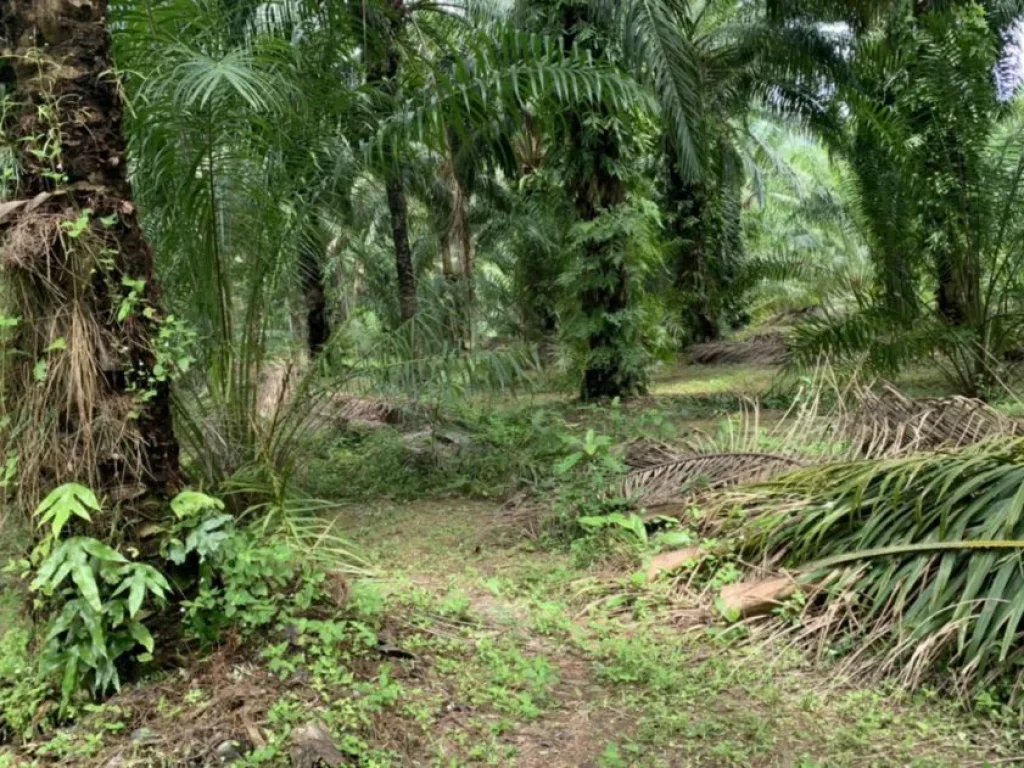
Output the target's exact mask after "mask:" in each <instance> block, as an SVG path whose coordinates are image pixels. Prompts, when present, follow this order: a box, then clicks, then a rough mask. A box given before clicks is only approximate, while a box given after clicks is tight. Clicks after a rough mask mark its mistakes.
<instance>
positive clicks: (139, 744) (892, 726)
mask: <svg viewBox="0 0 1024 768" xmlns="http://www.w3.org/2000/svg"><path fill="white" fill-rule="evenodd" d="M495 512H496V509H495V506H494V505H493V504H487V503H477V502H467V501H464V500H445V501H430V502H417V503H414V504H407V505H398V504H390V503H381V504H373V505H364V506H360V507H359V508H353V509H350V510H346V511H345V512H344V513H343V514H342V515H341V519H340V522H341V523H342V524H343V526H344V528H345V530H346V531H347V533H348V535H350V536H351V538H353V539H354V540H355V541H356V542H357V543H358V544H359V545H360V546H361V547H362V548H363V549H364V550H365V551H366V552H367V554H368V555H370V556H371V558H372V559H373V560H374V561H375V562H376V565H377V567H378V568H379V571H380V573H381V574H383V575H384V577H386V578H381V579H379V580H371V581H359V582H350V584H349V587H348V590H349V591H348V597H347V606H348V607H347V609H346V610H345V611H343V612H340V613H338V614H337V617H330V616H329V617H326V619H324V620H320V621H315V622H310V623H309V624H308V625H306V626H298V628H297V629H295V630H294V631H293V632H290V633H288V632H286V633H285V635H284V639H283V640H282V638H281V637H279V636H277V635H272V636H268V637H267V638H266V640H265V642H264V643H263V644H262V645H261V643H260V642H259V641H261V640H262V638H259V637H257V638H251V639H249V640H247V641H245V642H228V643H227V644H225V645H224V646H223V647H221V648H219V649H217V650H216V651H215V652H214V653H213V654H212V655H211V656H208V657H207V658H206V659H205V660H203V661H200V662H193V663H191V664H190V665H189V666H188V667H187V669H183V670H176V671H171V672H168V673H165V674H163V675H161V676H157V677H156V678H154V679H152V680H149V681H146V682H142V683H139V684H136V685H133V686H130V687H127V688H126V689H125V690H124V691H123V692H122V693H121V694H119V695H118V696H115V697H114V698H113V699H111V700H109V701H108V702H107V703H106V704H104V705H103V706H99V707H94V708H92V710H91V711H90V712H88V713H85V715H84V716H83V718H82V719H81V720H80V722H79V723H78V725H76V726H75V727H73V728H71V729H69V730H67V731H63V732H60V733H58V734H57V736H56V737H54V738H51V739H50V740H49V741H43V742H40V743H37V744H34V745H29V746H23V747H21V748H19V749H13V748H3V747H0V766H2V767H3V768H7V767H8V766H13V765H28V764H30V762H29V761H31V760H38V761H39V762H38V763H37V764H39V765H52V764H60V765H73V766H104V767H105V768H130V767H132V766H170V765H175V766H176V765H218V764H224V763H225V762H230V761H231V760H232V759H234V758H238V760H237V761H236V762H234V763H232V764H235V765H239V766H253V765H272V766H287V765H301V766H304V768H312V766H313V765H315V764H316V763H314V762H310V761H308V760H307V761H306V762H303V760H302V759H299V760H297V761H295V762H293V750H294V749H295V745H296V743H305V744H307V747H308V744H309V743H312V744H314V747H313V748H312V749H314V752H315V749H316V748H319V747H316V741H315V740H314V741H313V742H304V741H303V738H304V737H303V736H302V734H303V733H306V732H308V731H309V727H310V726H311V724H314V723H317V724H320V725H322V727H323V731H321V733H322V734H329V737H328V739H329V740H328V741H327V742H326V745H327V746H324V745H323V744H321V745H320V747H323V748H324V749H327V752H326V753H324V754H326V755H327V756H330V757H331V758H332V760H333V761H327V762H325V763H323V764H325V765H358V766H380V767H382V766H476V765H495V766H521V767H524V768H570V767H573V768H575V767H577V766H594V767H595V768H617V767H619V766H645V767H646V766H651V767H654V766H665V767H669V766H672V767H675V766H678V767H682V766H800V767H802V768H811V767H812V766H869V765H870V766H908V765H913V766H947V765H948V766H970V765H978V766H981V765H996V764H1003V763H1006V762H1013V761H1014V760H1015V759H1017V757H1018V756H1019V755H1021V754H1022V753H1024V743H1022V741H1021V736H1020V730H1019V728H1016V729H1015V728H1013V727H1011V725H1012V724H1010V723H1004V725H1003V727H999V726H998V725H997V724H996V723H995V721H993V720H991V719H982V718H980V717H970V716H968V715H965V714H963V713H962V712H961V711H959V710H957V709H955V708H954V707H953V705H951V704H950V703H948V702H944V701H942V700H940V699H939V697H937V696H934V695H933V696H927V695H919V696H917V697H915V698H909V697H901V696H899V695H897V694H896V693H895V692H893V691H888V690H884V689H881V688H855V687H851V686H848V685H844V684H843V683H842V681H838V680H835V679H834V678H833V677H832V676H831V675H830V674H829V673H828V672H827V671H824V670H822V669H821V668H819V667H814V666H813V665H811V664H809V663H808V662H807V661H806V659H804V658H802V657H801V656H800V655H799V654H795V653H793V652H785V651H780V650H778V649H775V650H766V649H765V648H764V647H752V646H749V645H748V646H747V647H745V648H744V647H737V646H736V645H735V644H730V643H727V642H726V640H725V638H726V636H728V635H730V634H735V632H734V630H726V629H725V628H723V627H708V626H704V625H696V626H694V624H693V622H692V621H690V622H689V630H685V629H684V628H683V625H685V624H686V623H687V622H682V623H681V622H680V621H678V620H675V621H673V616H674V615H675V616H676V618H677V619H678V613H679V611H678V606H676V607H673V606H672V605H670V604H669V602H668V601H667V600H665V599H664V595H662V596H659V594H658V590H657V588H649V587H646V586H643V585H642V584H641V583H640V582H639V581H633V582H632V583H631V586H630V583H629V582H630V579H629V576H628V575H626V576H624V575H623V573H624V571H623V569H621V568H618V569H615V570H612V569H600V568H594V567H592V568H589V569H584V568H578V567H574V566H573V564H572V558H571V557H570V556H569V555H568V554H567V553H562V552H557V551H552V550H548V549H542V548H540V547H538V546H536V545H535V544H533V543H532V542H530V541H524V540H522V539H518V540H516V539H513V538H510V537H508V535H507V533H506V534H505V535H504V540H503V535H502V534H501V533H500V532H499V530H498V529H496V527H495V525H494V522H495ZM624 582H625V583H626V584H625V586H626V587H627V588H626V589H623V588H622V586H623V584H624ZM626 594H629V595H631V596H632V598H631V600H630V601H629V602H628V604H627V603H624V602H623V599H622V596H623V595H626ZM637 595H641V596H644V597H642V598H641V599H639V600H637V599H636V597H637ZM363 626H367V627H368V626H372V627H373V628H374V632H375V634H369V635H368V639H366V638H364V639H363V641H361V642H362V645H360V641H359V640H358V637H359V636H360V634H361V632H360V630H359V628H360V627H363ZM364 634H365V633H364ZM353 638H355V640H353ZM235 742H237V746H238V747H239V751H238V753H236V752H235V751H234V746H233V743H235ZM334 745H337V747H336V748H335V746H334ZM5 749H6V750H7V751H5ZM332 750H333V751H332ZM239 753H241V755H243V756H242V757H239ZM307 757H308V754H307Z"/></svg>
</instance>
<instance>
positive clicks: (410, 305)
mask: <svg viewBox="0 0 1024 768" xmlns="http://www.w3.org/2000/svg"><path fill="white" fill-rule="evenodd" d="M386 186H387V195H388V211H389V212H390V214H391V239H392V242H393V243H394V245H395V271H396V273H397V275H398V315H399V317H400V318H401V319H402V321H403V322H405V321H407V320H411V319H412V318H413V317H415V316H416V309H417V306H416V269H415V267H414V266H413V263H412V248H411V247H410V245H409V200H408V198H407V197H406V194H405V183H404V182H403V181H402V176H401V174H400V173H399V172H398V171H392V172H390V173H389V174H388V178H387V181H386Z"/></svg>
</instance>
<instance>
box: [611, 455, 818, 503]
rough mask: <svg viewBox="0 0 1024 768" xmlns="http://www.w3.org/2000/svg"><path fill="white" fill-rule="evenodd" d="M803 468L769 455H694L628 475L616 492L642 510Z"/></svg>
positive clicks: (798, 462)
mask: <svg viewBox="0 0 1024 768" xmlns="http://www.w3.org/2000/svg"><path fill="white" fill-rule="evenodd" d="M803 466H804V464H803V463H801V462H800V461H799V460H797V459H794V458H792V457H789V456H782V455H777V454H771V453H706V454H693V455H690V456H687V457H685V458H683V459H681V460H679V461H674V462H671V463H668V464H659V465H657V466H653V467H647V468H646V469H639V470H636V471H633V472H630V473H629V474H628V475H626V477H625V478H623V480H622V482H621V483H620V484H619V485H618V486H617V493H618V495H619V496H621V497H623V498H626V499H630V500H632V501H634V502H635V503H636V504H639V505H640V506H644V507H656V506H660V505H664V504H682V503H685V502H686V501H687V500H689V499H691V498H693V497H695V496H696V495H698V494H700V493H704V492H707V491H711V490H714V489H717V488H724V487H728V486H731V485H739V484H741V483H754V482H758V481H761V480H765V479H767V478H769V477H774V476H775V475H778V474H780V473H783V472H791V471H793V470H794V469H798V468H800V467H803Z"/></svg>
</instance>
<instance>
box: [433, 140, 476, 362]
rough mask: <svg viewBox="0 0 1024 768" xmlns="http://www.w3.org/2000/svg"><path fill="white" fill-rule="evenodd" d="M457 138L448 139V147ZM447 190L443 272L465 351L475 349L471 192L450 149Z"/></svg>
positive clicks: (457, 334) (457, 333)
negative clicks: (447, 216)
mask: <svg viewBox="0 0 1024 768" xmlns="http://www.w3.org/2000/svg"><path fill="white" fill-rule="evenodd" d="M452 146H454V137H452V136H450V137H449V147H452ZM441 172H442V175H443V178H444V181H445V185H446V187H447V188H448V195H449V201H450V204H451V213H450V216H449V219H448V223H447V226H446V227H445V229H444V235H443V237H442V242H441V256H442V268H443V270H444V276H445V278H446V280H447V282H448V284H449V286H450V287H451V289H452V299H453V304H454V309H455V312H454V315H455V317H454V325H455V328H454V331H455V337H456V338H457V339H458V341H459V343H460V344H461V345H462V347H463V349H466V350H469V349H471V348H472V346H473V301H474V297H473V262H474V260H475V252H474V249H473V236H472V232H471V230H470V225H469V192H468V190H467V189H466V187H465V185H464V184H463V183H462V180H461V179H460V178H459V175H458V172H457V171H456V168H455V158H454V156H453V154H452V152H451V149H449V153H448V158H447V159H446V161H445V163H444V166H443V167H442V171H441Z"/></svg>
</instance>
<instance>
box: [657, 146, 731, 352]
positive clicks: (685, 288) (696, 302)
mask: <svg viewBox="0 0 1024 768" xmlns="http://www.w3.org/2000/svg"><path fill="white" fill-rule="evenodd" d="M664 161H665V188H664V194H665V208H666V214H667V215H666V217H665V219H666V226H667V229H668V232H669V235H670V237H671V239H672V240H673V244H674V246H675V248H676V249H677V253H676V257H675V276H674V277H675V285H676V288H677V289H678V290H679V291H680V292H681V293H682V294H683V296H684V302H683V317H682V321H683V327H684V328H686V329H688V330H689V334H688V335H689V339H688V341H689V342H698V343H701V342H708V341H715V340H716V339H718V338H719V337H720V336H721V328H720V325H719V319H718V315H719V312H718V309H717V308H716V307H715V306H714V300H713V294H714V293H715V291H714V286H712V285H710V284H709V283H710V280H709V279H708V278H709V269H708V267H709V265H708V263H707V260H708V258H709V254H708V245H709V243H708V239H709V237H708V234H709V233H708V222H707V216H708V210H707V208H708V195H707V190H706V188H705V187H704V185H702V184H699V183H692V182H687V181H685V180H684V179H683V177H682V174H681V173H680V172H679V162H678V158H677V156H676V152H675V151H674V149H673V148H672V145H671V140H670V139H666V151H665V156H664Z"/></svg>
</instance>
